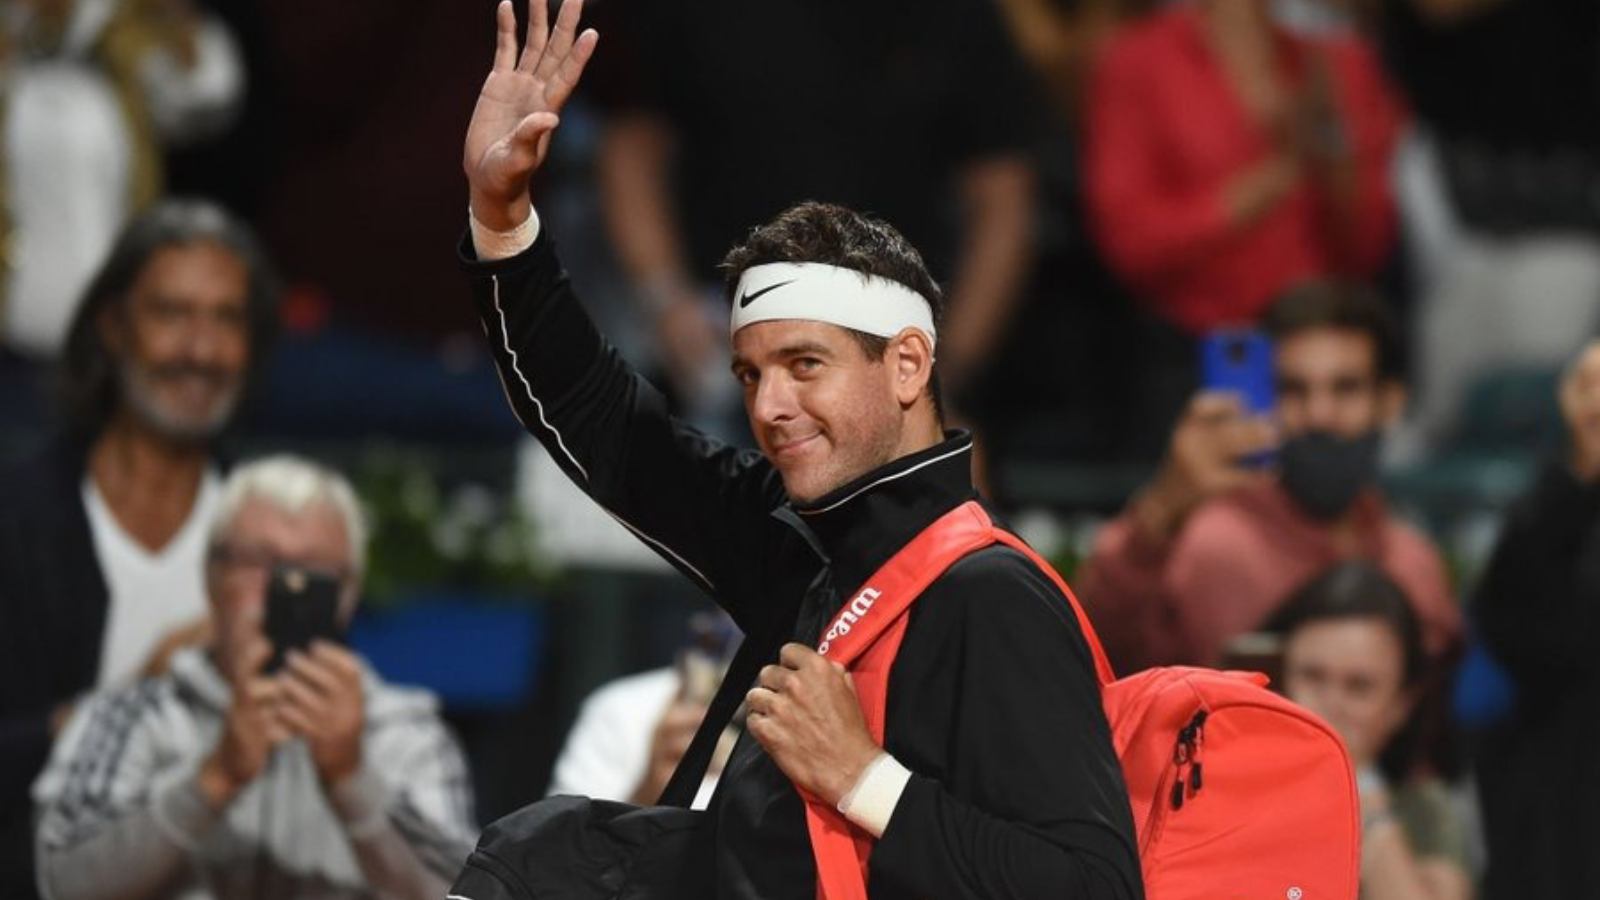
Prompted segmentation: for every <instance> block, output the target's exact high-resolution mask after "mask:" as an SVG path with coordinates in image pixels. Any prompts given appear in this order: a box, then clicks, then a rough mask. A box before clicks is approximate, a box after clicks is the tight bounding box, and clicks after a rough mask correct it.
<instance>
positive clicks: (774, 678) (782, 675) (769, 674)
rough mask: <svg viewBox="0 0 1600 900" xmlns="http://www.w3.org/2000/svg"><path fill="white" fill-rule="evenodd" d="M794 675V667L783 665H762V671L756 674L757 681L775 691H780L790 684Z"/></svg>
mask: <svg viewBox="0 0 1600 900" xmlns="http://www.w3.org/2000/svg"><path fill="white" fill-rule="evenodd" d="M793 677H794V670H793V669H788V668H784V667H783V666H762V667H761V673H760V674H759V675H757V676H756V683H757V684H759V685H761V686H762V687H764V688H766V689H767V690H769V691H772V692H773V693H778V692H780V691H782V690H783V689H784V688H785V687H787V686H788V685H789V680H790V679H791V678H793Z"/></svg>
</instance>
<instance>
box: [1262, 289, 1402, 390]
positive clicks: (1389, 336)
mask: <svg viewBox="0 0 1600 900" xmlns="http://www.w3.org/2000/svg"><path fill="white" fill-rule="evenodd" d="M1262 327H1263V328H1265V329H1266V331H1267V334H1269V335H1271V336H1272V339H1273V340H1277V341H1281V340H1283V339H1284V338H1287V337H1291V336H1293V335H1296V334H1299V333H1301V332H1303V331H1310V330H1312V329H1315V328H1333V329H1338V330H1341V331H1357V332H1360V333H1362V334H1364V335H1366V336H1367V337H1368V338H1369V339H1370V340H1371V341H1372V359H1373V363H1374V365H1376V366H1377V372H1376V374H1377V376H1378V380H1379V381H1398V380H1400V379H1403V378H1404V377H1405V370H1406V360H1405V346H1404V341H1403V339H1402V337H1401V334H1400V325H1399V323H1398V322H1397V321H1396V320H1395V315H1394V312H1393V311H1391V310H1390V308H1389V305H1388V304H1387V303H1385V302H1384V300H1383V298H1382V297H1381V296H1380V295H1379V294H1378V292H1377V291H1375V290H1373V289H1372V288H1371V287H1368V286H1367V285H1364V284H1360V283H1356V282H1346V281H1308V282H1306V283H1304V284H1301V285H1299V286H1297V287H1295V288H1293V289H1291V290H1290V291H1289V292H1288V293H1286V294H1284V295H1283V296H1282V297H1280V298H1278V300H1277V301H1275V302H1274V303H1273V304H1272V306H1271V307H1269V308H1268V310H1267V313H1266V316H1265V317H1263V319H1262Z"/></svg>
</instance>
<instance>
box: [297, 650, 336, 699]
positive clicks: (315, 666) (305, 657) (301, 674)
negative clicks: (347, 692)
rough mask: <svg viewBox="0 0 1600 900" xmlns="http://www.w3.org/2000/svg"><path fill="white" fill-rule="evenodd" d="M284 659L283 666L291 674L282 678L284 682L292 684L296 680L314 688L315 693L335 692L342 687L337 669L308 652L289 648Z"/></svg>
mask: <svg viewBox="0 0 1600 900" xmlns="http://www.w3.org/2000/svg"><path fill="white" fill-rule="evenodd" d="M285 660H286V662H285V665H284V667H285V668H286V669H288V671H289V674H290V675H291V676H293V677H290V678H286V679H284V682H285V684H293V683H295V682H296V681H298V682H300V683H301V684H304V685H306V686H307V687H310V688H314V689H315V691H316V692H317V693H319V694H326V695H332V694H337V693H339V691H340V689H341V688H342V687H343V683H342V680H341V679H340V677H339V673H338V671H336V670H335V669H334V668H333V667H332V666H330V665H328V664H327V663H325V662H323V661H322V660H320V659H318V658H316V657H314V656H312V655H310V654H308V653H305V652H302V651H299V650H290V651H289V655H288V656H287V657H286V658H285Z"/></svg>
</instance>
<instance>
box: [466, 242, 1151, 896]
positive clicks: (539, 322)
mask: <svg viewBox="0 0 1600 900" xmlns="http://www.w3.org/2000/svg"><path fill="white" fill-rule="evenodd" d="M463 253H464V255H465V256H466V257H467V260H468V263H467V264H468V266H469V268H470V270H471V272H472V274H473V276H474V289H475V294H476V296H477V299H478V303H479V311H480V313H481V315H482V316H483V321H484V326H485V330H486V334H487V335H488V337H489V343H490V346H491V349H492V351H493V353H494V358H495V362H496V364H497V365H498V366H499V367H500V371H501V375H502V377H503V378H504V380H505V386H506V390H507V395H508V397H509V398H510V400H511V403H512V406H513V408H514V409H515V410H516V412H517V414H518V415H519V417H520V418H521V419H522V421H523V422H524V424H525V425H526V426H527V427H528V430H529V431H530V432H531V433H532V434H533V435H534V436H535V437H537V438H539V439H540V440H541V441H542V442H543V443H544V444H545V446H546V448H547V449H548V450H549V451H550V453H551V455H552V456H553V457H554V459H555V460H556V462H557V463H558V464H559V465H560V466H561V467H562V468H563V469H564V470H565V471H566V472H567V474H568V475H569V476H571V477H572V478H573V479H574V480H575V481H576V483H577V484H578V485H579V486H580V487H582V488H583V489H584V490H585V491H586V492H587V493H588V494H589V495H590V496H591V497H592V498H593V499H594V500H595V501H596V502H598V503H599V504H600V505H601V506H603V507H604V508H605V509H606V510H607V511H609V512H610V513H611V514H612V515H613V516H614V517H616V518H617V519H618V520H619V521H621V522H622V523H623V524H624V525H626V526H627V527H628V528H629V529H630V530H632V531H633V532H634V533H635V534H637V535H638V536H639V537H640V538H641V539H642V540H643V541H645V542H646V543H647V544H649V545H650V546H651V547H652V548H653V549H655V550H656V551H657V552H659V553H660V554H661V555H662V556H663V557H664V558H666V559H667V560H668V561H669V562H671V563H673V564H674V565H675V566H676V567H677V568H678V569H679V570H680V571H681V572H683V573H684V575H686V576H687V577H689V578H690V579H691V580H693V581H694V582H695V583H696V584H698V585H700V586H701V587H703V588H704V589H705V590H707V591H708V592H709V593H710V594H711V595H712V596H713V598H714V599H716V601H717V602H718V603H719V604H721V605H722V606H723V607H724V608H725V609H727V610H728V612H729V613H730V614H731V615H732V616H733V618H734V620H735V621H737V622H738V623H739V625H740V627H741V628H743V629H744V631H745V632H746V633H747V634H751V633H755V634H761V633H771V629H772V628H774V627H777V628H782V629H784V630H785V631H787V633H789V634H791V635H793V637H794V639H795V640H799V641H803V642H808V643H811V644H815V642H816V638H817V636H818V635H819V633H820V631H821V629H822V627H823V625H824V624H825V620H826V618H827V617H828V616H829V615H830V614H831V613H832V612H833V611H835V610H836V609H838V607H839V606H840V604H841V602H842V599H843V598H844V597H847V596H849V595H850V593H851V592H853V591H854V590H855V589H856V588H857V587H859V586H860V584H861V583H862V582H863V581H865V580H866V579H867V578H868V577H869V576H870V575H871V574H872V572H873V571H874V570H876V569H877V568H878V567H879V566H880V565H881V564H882V563H883V562H885V561H887V560H888V558H889V557H890V556H891V555H893V554H894V553H895V552H896V551H897V550H899V549H900V547H901V546H902V545H903V544H904V543H905V542H906V541H909V540H910V539H911V538H912V537H914V536H915V535H916V534H917V533H918V532H919V531H921V530H922V529H923V528H924V527H925V526H927V525H928V524H931V523H932V522H933V521H934V519H936V518H937V517H939V516H940V515H942V514H943V513H945V512H947V511H948V510H950V509H952V508H953V507H955V506H957V505H959V504H960V503H962V502H965V501H966V500H968V499H971V498H972V497H973V496H974V495H975V492H974V490H973V487H972V481H971V475H970V472H971V463H972V461H971V446H972V442H971V438H970V436H968V435H966V434H960V433H958V434H953V435H952V436H951V437H950V438H949V439H948V440H946V441H945V442H943V443H941V444H939V445H936V446H934V447H931V448H928V449H926V450H923V451H921V452H919V453H916V454H912V455H911V456H908V457H904V458H902V459H899V460H896V461H894V462H892V463H889V464H888V465H886V466H884V467H882V468H880V469H878V470H876V471H874V472H871V473H868V474H867V475H864V476H862V477H861V478H860V479H858V480H857V481H855V482H853V483H851V484H849V485H846V486H844V487H841V488H839V489H838V490H836V491H834V492H833V493H832V494H830V495H829V496H828V497H825V498H823V499H821V500H818V501H816V502H815V503H812V504H810V505H808V506H804V507H801V506H797V505H794V504H789V503H786V502H785V496H784V492H783V487H782V483H781V481H780V480H779V477H778V475H777V473H776V472H775V471H774V469H773V468H772V467H771V465H770V464H768V463H767V461H766V460H765V458H763V457H762V456H761V455H760V454H759V453H757V452H755V451H753V450H740V449H735V448H733V447H729V446H726V445H723V444H721V443H718V442H716V441H713V440H711V439H708V438H706V437H705V436H703V435H701V434H699V433H697V432H694V431H692V430H690V429H688V428H686V427H684V426H682V425H680V424H678V423H677V422H675V421H674V420H672V419H671V418H670V417H669V416H668V415H667V413H666V408H665V404H664V402H663V400H662V398H661V396H660V394H659V393H657V392H656V391H655V390H654V389H652V388H651V387H650V386H649V384H648V383H647V382H645V381H644V380H643V379H641V378H640V377H638V376H637V375H636V374H635V373H634V372H633V371H631V370H630V369H629V368H628V367H627V366H626V365H625V364H624V363H623V362H622V360H621V359H620V358H619V357H618V356H617V354H616V352H615V350H614V349H613V348H611V347H610V346H609V345H608V344H607V343H606V342H605V340H604V339H603V338H602V337H601V336H600V334H599V333H598V332H597V331H596V330H595V328H594V326H593V324H592V323H591V322H590V321H589V319H588V317H587V316H586V315H585V313H584V312H583V308H582V306H581V305H580V304H579V302H578V300H577V298H576V297H575V295H574V293H573V291H572V289H571V287H570V286H569V284H568V282H567V279H566V276H565V275H564V273H563V272H562V270H561V267H560V264H559V262H558V261H557V259H556V255H555V252H554V250H553V248H552V246H551V241H550V240H549V238H548V237H542V238H540V239H539V241H538V242H537V243H535V244H534V246H532V247H531V248H529V249H528V250H526V251H524V252H523V253H521V254H519V255H518V256H516V257H513V258H511V259H507V260H502V261H498V262H490V263H477V262H473V261H471V257H472V254H471V246H470V243H469V244H467V245H466V246H465V247H464V248H463ZM885 735H886V739H885V743H886V745H887V748H886V749H887V750H888V751H889V752H890V753H892V754H894V755H895V757H896V758H897V759H899V760H900V762H902V763H903V764H904V765H905V766H906V767H907V768H909V769H910V770H911V771H912V772H913V773H914V775H913V777H912V779H911V781H910V783H909V785H908V786H907V788H906V790H905V793H904V794H903V795H902V796H901V799H900V802H899V805H898V806H897V807H896V809H895V812H894V815H893V817H892V818H891V820H890V822H889V825H888V828H887V830H886V831H885V832H884V834H883V837H882V839H881V840H879V841H878V843H877V845H876V848H875V850H874V851H873V855H872V860H871V872H870V881H869V886H870V893H871V895H872V896H873V897H875V898H898V897H919V898H925V900H926V898H989V900H994V898H1007V897H1012V898H1019V897H1047V896H1048V897H1074V898H1079V900H1090V898H1124V900H1126V898H1137V897H1140V896H1142V891H1141V888H1140V880H1139V860H1138V854H1137V851H1136V848H1135V844H1134V838H1133V834H1134V830H1133V823H1132V816H1131V813H1130V811H1129V807H1128V799H1127V793H1126V788H1125V787H1124V785H1123V781H1122V773H1121V769H1120V767H1119V765H1118V762H1117V758H1116V756H1115V754H1114V753H1113V752H1112V747H1111V739H1110V730H1109V727H1108V725H1107V723H1106V718H1105V712H1104V709H1103V707H1102V706H1101V701H1100V691H1099V685H1098V683H1097V681H1096V678H1095V674H1094V668H1093V663H1092V662H1091V659H1090V656H1089V650H1088V647H1087V645H1086V643H1085V641H1084V639H1083V634H1082V632H1081V631H1080V630H1079V628H1078V626H1077V623H1076V621H1075V620H1074V618H1073V614H1072V612H1071V611H1070V609H1069V608H1068V606H1067V602H1066V599H1065V598H1064V597H1063V596H1062V595H1061V594H1060V592H1059V591H1058V590H1057V589H1056V588H1055V587H1054V585H1052V584H1051V583H1050V581H1049V580H1048V579H1047V578H1046V576H1044V575H1043V573H1041V572H1040V571H1039V570H1038V569H1036V568H1035V567H1034V566H1033V565H1032V564H1031V563H1029V562H1028V561H1027V560H1026V559H1024V558H1023V557H1022V556H1021V555H1020V554H1018V553H1016V552H1015V551H1013V550H1010V549H1009V548H1001V547H991V548H987V549H985V550H982V551H979V552H977V553H974V554H972V555H970V556H968V557H967V558H965V559H963V560H961V561H960V562H958V563H957V564H956V565H955V566H954V567H952V568H951V569H950V570H949V571H947V572H946V573H945V574H944V575H943V576H942V577H941V578H940V579H939V580H937V581H935V582H934V584H933V585H932V586H930V587H929V588H928V589H927V590H926V591H925V592H924V593H923V594H922V595H921V598H920V599H919V600H918V602H917V604H916V605H915V606H914V607H913V608H912V611H911V619H910V622H909V625H908V627H907V630H906V635H905V640H904V643H903V644H902V645H901V649H900V652H899V655H898V656H897V658H896V660H895V663H894V668H893V670H892V672H891V678H890V682H889V696H888V710H887V725H886V729H885ZM710 815H711V817H712V820H713V823H714V827H715V828H716V830H717V839H716V844H717V870H716V881H717V885H718V889H717V896H718V897H722V898H762V900H783V898H795V900H801V898H804V900H812V898H814V897H815V896H816V881H815V869H814V862H813V858H812V853H811V846H810V839H809V836H808V834H807V831H806V825H805V816H804V811H803V806H802V803H801V800H800V797H799V795H798V794H797V793H796V791H795V789H794V787H793V785H792V784H791V783H790V782H789V780H788V779H787V778H786V777H785V776H784V775H783V773H782V772H781V771H780V770H779V769H778V767H777V765H776V764H775V763H774V762H773V761H772V759H771V758H770V757H768V756H767V754H766V752H765V751H764V750H762V748H761V746H760V745H759V744H758V743H756V742H755V741H754V740H752V739H750V738H748V737H745V738H742V739H741V740H740V742H739V744H738V746H737V747H736V748H735V750H734V753H733V756H732V758H731V759H730V760H729V762H728V764H727V766H726V768H725V769H724V771H723V775H722V779H721V781H720V782H719V786H718V790H717V793H716V795H715V796H714V798H713V799H712V801H711V807H710Z"/></svg>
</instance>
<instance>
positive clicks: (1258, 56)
mask: <svg viewBox="0 0 1600 900" xmlns="http://www.w3.org/2000/svg"><path fill="white" fill-rule="evenodd" d="M1271 7H1272V3H1271V2H1269V0H1194V2H1189V3H1175V4H1171V5H1170V6H1168V7H1167V8H1166V9H1163V10H1161V11H1160V12H1157V13H1155V14H1153V15H1151V16H1150V17H1149V18H1148V19H1147V20H1145V21H1143V22H1140V23H1137V24H1134V25H1132V26H1130V27H1128V28H1127V29H1126V30H1125V31H1124V32H1123V33H1122V34H1121V35H1119V36H1117V37H1115V38H1113V39H1112V40H1111V42H1110V44H1109V46H1108V47H1107V48H1106V49H1105V51H1104V53H1103V55H1102V57H1101V59H1100V62H1099V64H1098V65H1097V67H1096V69H1095V72H1094V75H1093V78H1092V83H1091V85H1090V87H1089V97H1088V104H1087V122H1086V132H1085V141H1086V148H1085V162H1084V165H1085V181H1086V184H1085V189H1086V191H1087V195H1088V205H1089V210H1090V216H1091V223H1092V225H1093V228H1094V230H1095V232H1096V234H1097V237H1098V239H1099V242H1100V244H1101V246H1102V247H1103V248H1104V251H1105V253H1106V255H1107V257H1108V258H1109V261H1110V263H1111V265H1112V267H1113V268H1114V269H1115V270H1117V271H1118V272H1119V273H1120V274H1121V275H1122V277H1123V278H1124V279H1125V280H1126V281H1127V282H1128V283H1129V284H1130V286H1132V287H1134V288H1135V289H1136V290H1138V291H1139V292H1140V293H1141V294H1143V295H1144V297H1145V298H1146V299H1147V300H1148V302H1149V303H1150V304H1151V305H1152V307H1153V309H1154V310H1155V312H1156V313H1157V314H1158V315H1159V316H1160V317H1161V318H1162V319H1164V320H1165V321H1167V322H1168V323H1171V324H1172V325H1174V326H1177V327H1178V328H1181V329H1182V330H1184V331H1186V332H1188V333H1191V334H1196V333H1200V332H1204V331H1206V330H1209V329H1212V328H1215V327H1218V326H1222V325H1232V324H1240V323H1247V322H1251V321H1254V320H1255V319H1256V318H1257V317H1258V316H1260V315H1261V313H1262V312H1263V311H1264V310H1265V309H1266V308H1267V306H1268V305H1269V304H1270V303H1271V302H1272V301H1273V300H1274V299H1275V298H1277V297H1279V296H1282V295H1283V294H1284V293H1285V292H1286V291H1287V290H1289V289H1291V288H1293V287H1294V286H1295V285H1297V284H1300V283H1302V282H1306V281H1309V280H1312V279H1317V278H1325V277H1351V276H1370V275H1372V274H1373V273H1375V272H1376V271H1377V270H1378V268H1379V267H1380V266H1381V265H1382V264H1383V263H1384V261H1385V260H1386V258H1387V257H1388V255H1389V253H1390V251H1391V249H1392V245H1393V242H1394V234H1395V221H1394V220H1395V216H1394V204H1393V200H1392V197H1391V195H1390V190H1389V186H1388V184H1389V166H1390V156H1391V154H1392V152H1393V148H1394V144H1395V140H1396V134H1397V132H1398V129H1399V124H1400V111H1399V109H1398V108H1397V106H1396V103H1395V101H1394V99H1393V98H1392V97H1391V96H1390V93H1389V90H1388V88H1387V86H1386V85H1385V83H1384V79H1383V75H1382V72H1381V71H1380V69H1379V67H1378V62H1377V58H1376V56H1375V55H1374V54H1373V52H1372V51H1371V49H1370V48H1368V47H1367V46H1366V45H1365V44H1363V43H1361V42H1360V41H1359V39H1357V38H1355V37H1353V36H1349V35H1345V36H1310V35H1305V34H1298V33H1295V32H1292V31H1290V30H1288V29H1286V28H1284V27H1282V26H1280V25H1278V24H1275V23H1274V21H1273V18H1272V13H1271Z"/></svg>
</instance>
